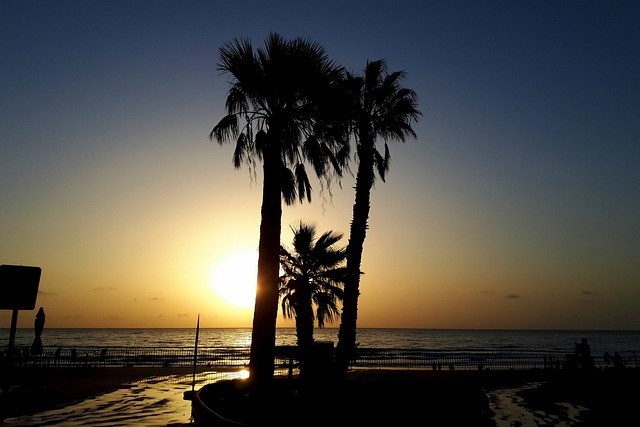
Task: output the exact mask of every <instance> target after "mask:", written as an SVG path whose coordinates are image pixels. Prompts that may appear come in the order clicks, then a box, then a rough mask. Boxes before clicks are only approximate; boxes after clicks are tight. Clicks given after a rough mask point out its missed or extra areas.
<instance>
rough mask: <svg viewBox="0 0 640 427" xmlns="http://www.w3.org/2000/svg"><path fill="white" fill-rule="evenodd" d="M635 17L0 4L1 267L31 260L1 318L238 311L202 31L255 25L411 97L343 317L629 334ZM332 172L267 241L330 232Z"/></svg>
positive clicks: (638, 15)
mask: <svg viewBox="0 0 640 427" xmlns="http://www.w3.org/2000/svg"><path fill="white" fill-rule="evenodd" d="M639 22H640V2H637V1H622V0H620V1H613V2H612V1H543V0H538V1H533V0H532V1H528V0H518V1H516V0H508V1H507V0H505V1H488V0H469V1H455V0H454V1H449V0H447V1H444V0H443V1H424V0H420V1H419V0H415V1H403V0H398V1H393V2H383V1H377V0H368V1H348V2H347V1H333V0H324V1H317V0H316V1H312V2H311V1H303V0H295V1H294V0H290V1H279V2H262V1H260V2H258V1H248V2H246V1H245V2H238V1H214V0H210V1H194V0H188V1H177V0H176V1H163V0H153V1H151V0H149V1H145V0H136V1H126V0H115V1H98V0H95V1H79V0H76V1H65V0H56V1H48V0H47V1H33V0H1V1H0V64H1V65H0V264H8V265H29V266H39V267H41V268H42V277H41V281H40V288H39V289H40V290H39V294H38V298H37V302H36V308H35V310H33V311H21V312H20V316H19V323H18V326H19V327H32V325H33V319H34V316H35V313H36V311H37V309H38V308H39V307H43V308H44V310H45V313H46V316H47V323H46V326H47V327H195V324H196V318H197V315H198V314H200V315H201V321H200V322H201V326H202V327H210V328H215V327H236V326H237V327H250V326H251V320H252V315H253V307H252V305H249V306H247V307H244V308H240V307H236V306H234V305H233V304H232V303H230V302H228V299H231V297H227V298H228V299H225V297H224V295H223V293H224V292H219V291H218V290H217V289H219V288H229V286H232V284H231V278H232V277H231V276H230V273H228V272H225V266H226V269H227V270H231V271H236V272H238V275H237V276H238V277H243V276H244V277H247V272H248V273H249V279H248V280H249V281H250V280H251V277H253V278H254V281H255V263H256V259H257V254H256V248H257V245H258V237H259V233H258V228H259V221H260V200H261V192H262V179H261V176H260V175H258V177H257V180H255V181H252V179H251V175H250V173H249V171H248V170H247V169H240V170H236V169H234V168H233V166H232V162H231V153H232V148H233V147H232V146H231V145H226V146H219V145H218V144H216V143H214V142H211V141H210V140H209V139H208V134H209V132H210V131H211V128H212V127H213V126H214V125H215V124H216V123H217V121H218V120H219V119H220V118H221V117H222V116H223V115H224V100H225V95H226V92H227V90H228V88H229V84H228V79H227V77H226V76H223V75H220V73H219V72H218V71H217V69H216V64H217V62H218V59H219V57H218V49H219V47H220V46H221V45H222V44H223V43H224V42H227V41H230V40H232V39H234V38H249V39H251V40H252V41H253V43H254V46H261V45H262V43H263V40H264V39H265V37H266V36H267V35H268V34H269V32H277V33H280V34H281V35H283V36H284V37H286V38H294V37H304V38H308V39H310V40H313V41H316V42H318V43H320V44H321V45H322V46H323V47H324V48H325V49H326V51H327V53H328V54H329V56H330V57H331V58H332V59H334V60H335V61H336V62H337V63H338V64H341V65H344V66H345V67H346V68H347V69H348V70H350V71H354V72H360V71H361V70H362V68H363V67H364V65H365V63H366V61H367V60H368V59H370V60H374V59H382V58H384V59H386V60H387V62H388V64H389V67H390V69H391V70H401V69H402V70H405V71H406V72H407V78H406V79H405V80H404V82H403V84H404V85H405V86H406V87H409V88H411V89H413V90H415V91H416V93H417V94H418V98H419V109H420V110H421V111H422V113H423V117H422V119H421V120H420V122H419V123H418V124H417V125H416V126H415V127H414V129H415V131H416V133H417V135H418V137H417V139H415V140H409V141H407V142H406V143H404V144H402V143H392V144H391V145H390V150H391V156H392V162H391V168H390V173H389V175H388V178H387V182H386V183H383V182H380V181H378V182H377V184H376V187H375V189H374V190H373V192H372V210H371V216H370V225H369V232H368V236H367V239H366V241H365V248H364V255H363V257H364V259H363V265H362V270H363V271H364V273H365V274H364V276H363V278H362V283H361V297H360V304H359V322H358V324H359V326H360V327H400V328H471V329H476V328H505V329H522V328H525V329H640V77H639V76H640V25H639V24H638V23H639ZM353 170H354V171H355V165H354V167H353ZM353 182H354V180H353V177H352V176H349V175H348V176H346V177H345V178H344V180H343V181H342V183H338V182H334V183H333V184H334V185H333V186H332V188H331V191H330V192H329V191H324V193H321V191H320V184H319V183H318V182H314V183H313V184H314V193H313V202H312V203H311V204H310V205H307V204H305V205H296V206H295V207H291V208H286V209H285V210H284V215H283V220H282V225H283V234H282V242H283V243H284V244H289V243H290V242H291V235H292V233H291V230H290V228H289V227H290V226H292V225H294V223H295V222H296V221H299V220H301V219H302V220H312V221H315V222H316V223H317V224H318V227H319V229H320V230H321V231H326V230H334V231H337V232H341V233H344V238H343V240H342V242H343V244H344V245H346V244H347V241H348V231H349V224H350V221H351V216H352V211H351V209H352V205H353V197H354V194H353ZM340 184H341V185H340ZM244 280H245V281H246V280H247V279H244ZM227 281H229V282H230V283H226V282H227ZM221 282H225V283H221ZM249 286H251V284H249ZM236 296H237V295H236ZM10 318H11V312H10V311H8V310H2V311H0V328H5V327H6V328H8V327H9V326H10ZM278 322H279V325H280V326H292V325H293V324H292V322H291V321H284V319H283V318H282V314H281V312H280V313H279V314H278ZM332 326H335V327H337V326H338V324H337V323H336V324H333V325H332Z"/></svg>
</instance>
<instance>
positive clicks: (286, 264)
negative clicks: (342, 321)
mask: <svg viewBox="0 0 640 427" xmlns="http://www.w3.org/2000/svg"><path fill="white" fill-rule="evenodd" d="M292 231H293V233H294V234H293V250H291V251H290V250H287V248H285V247H284V246H282V247H281V249H280V263H281V266H282V268H283V270H284V274H283V275H282V281H281V283H280V295H281V296H282V313H283V315H284V316H285V317H288V318H292V317H294V318H295V322H296V334H297V338H298V350H299V359H300V377H301V378H302V379H303V381H304V380H306V379H307V378H309V368H310V360H311V359H310V357H311V353H312V351H313V345H314V340H313V327H314V323H315V321H316V320H317V322H318V327H320V328H323V327H324V325H325V322H329V323H331V322H333V321H334V320H335V319H337V318H338V315H339V310H338V304H337V303H338V301H341V300H342V281H343V278H344V267H343V266H342V263H343V262H344V259H345V256H346V253H345V250H344V248H336V247H334V245H335V244H336V243H338V242H339V241H340V239H342V234H338V233H334V232H333V231H327V232H326V233H323V234H322V235H321V236H320V237H317V233H318V231H317V227H316V225H315V224H313V223H305V222H300V223H299V224H298V226H297V228H295V229H294V228H292ZM314 308H315V313H314Z"/></svg>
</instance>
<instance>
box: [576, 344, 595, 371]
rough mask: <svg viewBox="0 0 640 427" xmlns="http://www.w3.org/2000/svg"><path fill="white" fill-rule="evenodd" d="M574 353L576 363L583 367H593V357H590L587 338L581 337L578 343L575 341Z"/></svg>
mask: <svg viewBox="0 0 640 427" xmlns="http://www.w3.org/2000/svg"><path fill="white" fill-rule="evenodd" d="M575 353H576V360H577V362H578V365H579V366H580V367H581V368H583V369H589V368H592V367H593V358H592V357H591V347H590V346H589V340H588V339H586V338H581V339H580V342H579V343H575Z"/></svg>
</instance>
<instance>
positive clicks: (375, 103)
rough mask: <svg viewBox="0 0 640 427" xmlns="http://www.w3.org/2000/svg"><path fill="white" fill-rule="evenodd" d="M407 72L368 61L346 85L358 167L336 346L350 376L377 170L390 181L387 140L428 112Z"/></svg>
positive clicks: (400, 137)
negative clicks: (406, 81) (403, 82)
mask: <svg viewBox="0 0 640 427" xmlns="http://www.w3.org/2000/svg"><path fill="white" fill-rule="evenodd" d="M404 77H405V72H404V71H395V72H392V73H389V72H388V71H387V65H386V62H385V61H384V60H377V61H367V64H366V66H365V69H364V75H363V76H355V75H352V74H351V73H347V76H346V85H347V88H348V91H349V93H350V95H351V96H350V98H351V107H352V110H351V114H350V119H351V126H352V129H353V134H354V137H355V138H354V139H355V145H356V159H357V162H358V171H357V174H356V185H355V202H354V205H353V220H352V222H351V228H350V234H349V244H348V245H347V267H346V276H345V283H344V301H343V307H342V315H341V322H340V329H339V331H338V345H337V347H336V369H337V372H336V373H337V376H338V378H341V379H344V377H345V376H346V373H347V369H348V367H349V363H350V361H351V359H352V358H353V355H354V352H355V347H356V327H357V318H358V297H359V296H360V275H361V274H362V272H361V271H360V265H361V261H362V250H363V246H364V240H365V237H366V232H367V228H368V225H367V221H368V218H369V211H370V203H371V189H372V188H373V185H374V183H375V178H376V172H377V174H378V176H380V179H382V181H384V180H385V177H386V174H387V172H388V171H389V161H390V155H389V146H388V145H387V141H389V140H397V141H401V142H404V141H405V140H406V138H407V137H409V136H410V137H413V138H415V137H416V134H415V132H414V130H413V128H412V127H411V124H412V122H417V120H418V119H419V118H420V116H421V115H422V114H421V113H420V111H418V110H417V95H416V93H415V92H414V91H412V90H410V89H406V88H403V87H401V86H400V81H401V80H402V79H403V78H404ZM378 137H381V138H382V139H383V140H384V141H385V143H384V154H383V153H381V152H380V151H379V150H378V147H377V145H376V142H377V138H378Z"/></svg>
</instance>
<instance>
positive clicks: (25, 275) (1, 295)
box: [0, 265, 42, 310]
mask: <svg viewBox="0 0 640 427" xmlns="http://www.w3.org/2000/svg"><path fill="white" fill-rule="evenodd" d="M41 273H42V269H41V268H40V267H30V266H24V265H0V310H33V309H34V308H35V307H36V297H37V296H38V286H39V285H40V274H41Z"/></svg>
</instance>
